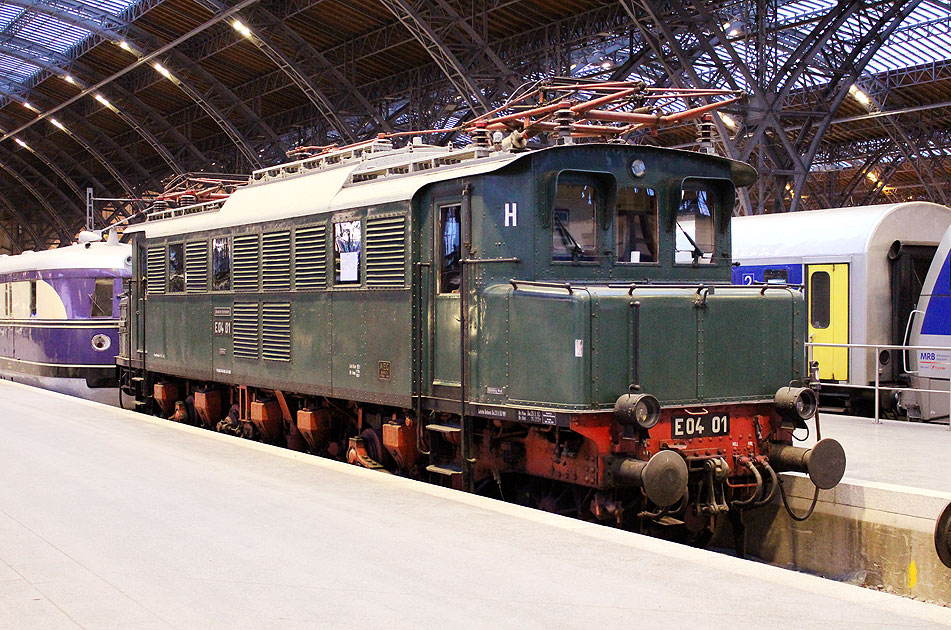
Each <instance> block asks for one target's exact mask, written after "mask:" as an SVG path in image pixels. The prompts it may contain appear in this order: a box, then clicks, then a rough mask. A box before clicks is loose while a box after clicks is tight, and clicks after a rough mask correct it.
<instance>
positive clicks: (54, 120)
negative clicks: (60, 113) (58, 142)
mask: <svg viewBox="0 0 951 630" xmlns="http://www.w3.org/2000/svg"><path fill="white" fill-rule="evenodd" d="M50 122H51V123H53V126H54V127H56V128H57V129H59V130H61V131H66V127H64V126H63V123H61V122H60V121H58V120H56V119H55V118H50Z"/></svg>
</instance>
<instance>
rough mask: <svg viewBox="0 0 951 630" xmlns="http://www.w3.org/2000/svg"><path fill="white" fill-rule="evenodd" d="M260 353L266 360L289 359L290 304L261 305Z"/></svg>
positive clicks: (266, 303)
mask: <svg viewBox="0 0 951 630" xmlns="http://www.w3.org/2000/svg"><path fill="white" fill-rule="evenodd" d="M261 332H262V338H261V354H262V356H263V357H264V358H265V359H267V360H268V361H290V360H291V305H290V303H288V302H283V303H268V302H265V303H264V305H263V306H262V307H261Z"/></svg>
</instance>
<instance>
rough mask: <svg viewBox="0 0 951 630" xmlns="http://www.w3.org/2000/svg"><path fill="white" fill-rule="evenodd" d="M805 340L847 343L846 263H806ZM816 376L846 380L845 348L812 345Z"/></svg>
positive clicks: (847, 267)
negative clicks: (806, 302)
mask: <svg viewBox="0 0 951 630" xmlns="http://www.w3.org/2000/svg"><path fill="white" fill-rule="evenodd" d="M807 277H808V285H807V286H808V289H809V308H808V311H807V312H808V323H809V340H810V341H812V342H814V343H842V344H845V343H848V342H849V266H848V264H846V263H840V264H833V265H809V266H808V272H807ZM812 358H813V360H815V361H818V362H819V378H820V379H823V380H833V381H847V380H849V349H848V348H824V347H814V348H813V349H812Z"/></svg>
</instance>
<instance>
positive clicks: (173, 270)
mask: <svg viewBox="0 0 951 630" xmlns="http://www.w3.org/2000/svg"><path fill="white" fill-rule="evenodd" d="M184 290H185V245H184V244H182V243H175V244H174V245H169V246H168V292H169V293H181V292H182V291H184Z"/></svg>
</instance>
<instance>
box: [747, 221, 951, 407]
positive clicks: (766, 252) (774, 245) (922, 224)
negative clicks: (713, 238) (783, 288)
mask: <svg viewBox="0 0 951 630" xmlns="http://www.w3.org/2000/svg"><path fill="white" fill-rule="evenodd" d="M732 223H733V263H734V265H737V266H735V267H734V269H733V282H734V283H736V284H741V285H750V284H755V283H764V282H765V283H770V282H773V283H775V282H779V283H788V284H790V285H801V286H802V287H803V288H804V289H805V294H806V304H807V308H806V310H805V311H804V313H803V318H804V319H805V321H806V326H807V330H808V335H809V340H810V341H813V342H817V343H834V344H846V343H852V344H888V345H903V344H904V343H905V333H906V330H907V326H908V323H909V317H910V315H911V313H912V310H913V309H914V307H915V303H916V302H917V301H918V298H919V295H920V294H921V290H922V285H923V283H924V282H925V275H926V273H927V270H928V266H929V265H930V264H931V260H932V259H933V257H934V254H935V251H936V249H937V248H938V242H939V238H940V235H941V234H944V232H945V231H946V230H947V229H948V227H949V225H951V209H949V208H947V207H945V206H941V205H938V204H933V203H927V202H906V203H895V204H883V205H877V206H863V207H853V208H832V209H827V210H812V211H804V212H795V213H785V214H771V215H757V216H747V217H735V218H734V219H733V222H732ZM812 357H813V359H814V360H815V361H818V364H819V378H820V379H821V380H822V381H823V383H825V385H824V386H823V393H824V394H825V393H828V392H829V391H830V390H831V391H832V392H835V393H836V394H837V395H838V397H839V400H840V401H842V404H843V406H845V407H847V409H848V410H850V411H855V412H867V411H868V410H869V409H873V407H871V403H872V400H871V398H872V397H871V392H870V391H869V390H857V389H846V388H836V387H835V385H837V384H845V385H871V384H874V383H875V371H876V370H878V378H879V382H880V383H882V384H889V385H892V386H902V385H904V386H907V384H908V374H907V372H906V371H905V369H904V360H903V357H902V353H901V352H900V351H895V350H888V349H884V350H881V351H880V352H879V353H878V354H877V356H876V355H875V353H874V352H873V351H872V350H867V351H866V350H861V349H858V348H853V349H851V350H849V349H846V348H827V347H816V348H814V349H813V352H812ZM893 400H894V396H888V400H887V401H883V402H886V403H887V404H886V407H889V406H890V407H893V405H892V404H891V403H892V401H893Z"/></svg>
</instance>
